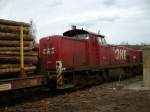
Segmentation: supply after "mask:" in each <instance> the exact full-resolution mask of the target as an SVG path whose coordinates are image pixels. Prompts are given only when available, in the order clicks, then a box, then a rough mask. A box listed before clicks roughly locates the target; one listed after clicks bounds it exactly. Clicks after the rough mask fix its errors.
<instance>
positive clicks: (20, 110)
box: [0, 84, 150, 112]
mask: <svg viewBox="0 0 150 112" xmlns="http://www.w3.org/2000/svg"><path fill="white" fill-rule="evenodd" d="M107 85H110V84H104V85H100V86H95V87H91V88H88V89H84V90H79V91H75V92H71V93H66V94H63V95H58V96H54V97H52V96H50V97H47V98H43V99H42V100H41V99H40V100H37V101H32V102H31V101H30V102H26V103H23V104H19V105H16V106H13V107H6V108H1V109H0V112H150V91H133V90H124V89H120V90H117V89H115V88H111V86H107Z"/></svg>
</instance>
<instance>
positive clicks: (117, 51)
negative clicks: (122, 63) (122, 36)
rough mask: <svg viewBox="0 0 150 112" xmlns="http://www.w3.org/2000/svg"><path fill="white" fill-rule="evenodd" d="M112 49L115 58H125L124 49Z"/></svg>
mask: <svg viewBox="0 0 150 112" xmlns="http://www.w3.org/2000/svg"><path fill="white" fill-rule="evenodd" d="M113 51H114V53H115V59H116V60H126V50H125V49H119V48H113Z"/></svg>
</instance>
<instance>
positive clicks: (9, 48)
mask: <svg viewBox="0 0 150 112" xmlns="http://www.w3.org/2000/svg"><path fill="white" fill-rule="evenodd" d="M21 26H22V27H23V45H24V73H25V74H29V73H34V72H35V71H36V64H37V61H38V48H37V47H38V45H37V44H34V38H33V36H32V34H31V31H30V30H31V25H30V24H28V23H24V22H16V21H11V20H4V19H0V77H5V76H10V77H11V76H14V75H12V74H18V75H20V73H21V67H20V58H21V57H20V27H21ZM34 46H35V47H34ZM5 74H7V75H5ZM18 75H17V76H18ZM15 76H16V75H15Z"/></svg>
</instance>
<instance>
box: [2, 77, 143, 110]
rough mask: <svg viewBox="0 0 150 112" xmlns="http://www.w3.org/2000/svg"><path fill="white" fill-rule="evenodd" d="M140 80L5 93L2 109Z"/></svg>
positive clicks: (132, 79) (115, 86)
mask: <svg viewBox="0 0 150 112" xmlns="http://www.w3.org/2000/svg"><path fill="white" fill-rule="evenodd" d="M138 80H141V76H136V77H132V78H129V79H125V80H121V81H118V80H117V81H112V82H107V83H106V82H105V83H103V84H100V85H97V84H93V85H88V86H84V87H82V88H73V89H66V90H50V89H48V88H46V87H45V86H44V87H37V88H28V89H22V90H18V91H9V92H3V93H1V94H0V108H5V107H12V106H16V105H18V104H19V105H20V104H24V103H27V102H35V101H39V100H42V99H45V98H48V97H56V96H59V95H64V94H66V93H72V92H75V91H82V90H86V89H88V88H91V87H94V86H98V87H100V88H117V87H118V85H119V87H120V85H121V86H122V87H123V86H124V85H127V84H130V83H133V82H136V81H138Z"/></svg>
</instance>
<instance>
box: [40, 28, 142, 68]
mask: <svg viewBox="0 0 150 112" xmlns="http://www.w3.org/2000/svg"><path fill="white" fill-rule="evenodd" d="M77 34H86V35H87V36H88V37H89V38H88V39H81V38H78V37H77ZM64 35H65V36H59V35H54V36H49V37H45V38H42V39H41V40H40V51H39V52H40V60H41V63H42V66H46V67H47V68H48V69H55V66H56V64H55V63H56V61H58V60H60V61H62V62H63V65H64V67H65V68H66V69H74V68H78V67H81V66H95V65H102V66H103V65H112V66H113V65H118V64H140V63H142V52H141V51H137V50H133V49H129V48H126V47H123V46H115V45H109V44H106V45H102V44H100V43H99V41H98V39H99V38H101V39H102V38H104V37H103V36H102V35H98V34H95V33H91V32H87V31H85V30H77V29H76V30H70V31H67V32H65V33H64Z"/></svg>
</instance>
